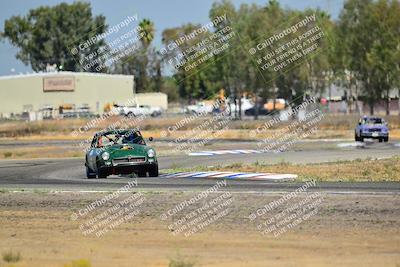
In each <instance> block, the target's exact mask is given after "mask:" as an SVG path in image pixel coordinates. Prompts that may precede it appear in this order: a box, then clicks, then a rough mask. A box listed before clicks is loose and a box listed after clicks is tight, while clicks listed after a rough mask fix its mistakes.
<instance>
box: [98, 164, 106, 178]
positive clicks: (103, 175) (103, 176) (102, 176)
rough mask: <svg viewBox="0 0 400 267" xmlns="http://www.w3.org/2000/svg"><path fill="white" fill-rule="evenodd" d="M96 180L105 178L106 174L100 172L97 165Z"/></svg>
mask: <svg viewBox="0 0 400 267" xmlns="http://www.w3.org/2000/svg"><path fill="white" fill-rule="evenodd" d="M97 178H107V174H106V172H105V171H104V170H103V171H102V170H101V168H100V167H99V165H97Z"/></svg>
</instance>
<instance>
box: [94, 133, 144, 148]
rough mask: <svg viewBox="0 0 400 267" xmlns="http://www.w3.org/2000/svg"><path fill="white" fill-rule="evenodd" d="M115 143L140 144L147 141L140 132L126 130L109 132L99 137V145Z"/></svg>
mask: <svg viewBox="0 0 400 267" xmlns="http://www.w3.org/2000/svg"><path fill="white" fill-rule="evenodd" d="M115 144H119V145H122V144H139V145H144V144H145V142H144V140H143V137H142V135H141V134H140V133H138V132H126V133H108V134H104V135H102V136H100V137H99V139H98V146H99V147H105V146H111V145H115Z"/></svg>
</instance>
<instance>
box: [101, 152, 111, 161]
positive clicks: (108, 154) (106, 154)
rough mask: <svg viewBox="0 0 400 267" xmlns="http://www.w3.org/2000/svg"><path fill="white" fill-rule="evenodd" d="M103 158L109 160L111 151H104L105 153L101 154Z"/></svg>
mask: <svg viewBox="0 0 400 267" xmlns="http://www.w3.org/2000/svg"><path fill="white" fill-rule="evenodd" d="M101 158H102V159H104V160H108V159H109V158H110V153H108V152H104V153H103V154H101Z"/></svg>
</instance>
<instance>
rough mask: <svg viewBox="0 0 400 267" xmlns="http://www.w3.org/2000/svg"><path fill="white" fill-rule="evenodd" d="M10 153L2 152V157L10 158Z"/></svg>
mask: <svg viewBox="0 0 400 267" xmlns="http://www.w3.org/2000/svg"><path fill="white" fill-rule="evenodd" d="M12 154H13V153H12V152H4V153H3V156H4V158H10V157H11V156H12Z"/></svg>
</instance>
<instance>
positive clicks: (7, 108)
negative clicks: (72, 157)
mask: <svg viewBox="0 0 400 267" xmlns="http://www.w3.org/2000/svg"><path fill="white" fill-rule="evenodd" d="M133 102H136V103H138V104H142V105H150V106H159V107H161V108H163V109H167V108H168V100H167V96H166V95H165V94H163V93H144V94H135V92H134V79H133V76H132V75H112V74H103V73H86V72H67V71H66V72H47V73H33V74H26V75H13V76H1V77H0V117H10V116H11V115H15V114H22V113H23V112H38V111H40V110H43V109H54V110H59V109H60V107H69V108H73V109H80V108H85V109H86V110H88V111H90V112H91V113H94V114H102V113H104V112H105V111H106V107H107V106H109V105H110V104H111V105H112V104H118V105H128V104H129V105H132V103H133Z"/></svg>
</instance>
